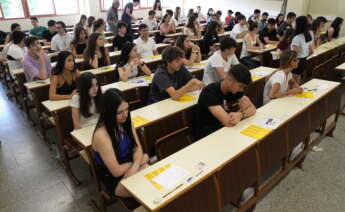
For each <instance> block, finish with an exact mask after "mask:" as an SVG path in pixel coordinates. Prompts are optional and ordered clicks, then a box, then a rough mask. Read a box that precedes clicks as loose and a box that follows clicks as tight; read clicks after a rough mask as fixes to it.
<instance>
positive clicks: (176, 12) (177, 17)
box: [175, 7, 181, 21]
mask: <svg viewBox="0 0 345 212" xmlns="http://www.w3.org/2000/svg"><path fill="white" fill-rule="evenodd" d="M180 14H181V7H176V8H175V19H176V21H178V20H179V18H180Z"/></svg>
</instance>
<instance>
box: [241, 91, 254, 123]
mask: <svg viewBox="0 0 345 212" xmlns="http://www.w3.org/2000/svg"><path fill="white" fill-rule="evenodd" d="M238 105H239V108H240V109H239V112H240V113H242V118H241V119H245V118H248V117H250V116H253V115H254V114H255V113H256V108H255V106H254V104H253V103H252V101H250V99H249V98H248V97H247V96H243V97H242V98H241V99H240V101H239V102H238Z"/></svg>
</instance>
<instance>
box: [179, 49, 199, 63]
mask: <svg viewBox="0 0 345 212" xmlns="http://www.w3.org/2000/svg"><path fill="white" fill-rule="evenodd" d="M200 61H201V53H200V48H199V46H197V45H194V46H193V47H192V53H191V55H190V58H189V59H187V58H183V64H184V65H186V66H193V65H194V63H199V62H200Z"/></svg>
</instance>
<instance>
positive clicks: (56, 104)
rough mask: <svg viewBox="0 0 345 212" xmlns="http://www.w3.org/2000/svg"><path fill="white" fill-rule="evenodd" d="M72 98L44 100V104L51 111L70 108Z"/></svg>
mask: <svg viewBox="0 0 345 212" xmlns="http://www.w3.org/2000/svg"><path fill="white" fill-rule="evenodd" d="M70 102H71V100H70V99H66V100H56V101H50V100H47V101H44V102H42V105H43V106H44V107H45V108H46V109H47V110H48V111H49V112H51V113H52V112H55V111H58V110H61V109H64V108H68V107H69V106H70Z"/></svg>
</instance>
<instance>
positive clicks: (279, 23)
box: [276, 13, 284, 29]
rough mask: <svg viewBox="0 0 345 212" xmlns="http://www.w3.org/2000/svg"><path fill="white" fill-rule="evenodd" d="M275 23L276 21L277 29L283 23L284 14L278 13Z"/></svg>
mask: <svg viewBox="0 0 345 212" xmlns="http://www.w3.org/2000/svg"><path fill="white" fill-rule="evenodd" d="M276 23H277V29H278V28H279V27H280V25H282V23H284V15H283V14H281V13H279V14H278V16H277V18H276Z"/></svg>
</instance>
